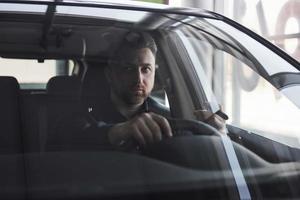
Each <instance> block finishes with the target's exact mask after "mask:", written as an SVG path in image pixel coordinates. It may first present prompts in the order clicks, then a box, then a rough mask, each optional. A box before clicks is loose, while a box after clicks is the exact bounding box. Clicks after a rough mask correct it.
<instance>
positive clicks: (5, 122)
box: [0, 76, 23, 154]
mask: <svg viewBox="0 0 300 200" xmlns="http://www.w3.org/2000/svg"><path fill="white" fill-rule="evenodd" d="M0 93H1V98H0V130H1V134H0V153H1V154H7V153H22V152H23V140H22V135H21V118H20V106H19V84H18V81H17V80H16V79H15V78H14V77H9V76H1V77H0Z"/></svg>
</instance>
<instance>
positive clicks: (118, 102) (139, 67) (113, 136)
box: [106, 33, 172, 146]
mask: <svg viewBox="0 0 300 200" xmlns="http://www.w3.org/2000/svg"><path fill="white" fill-rule="evenodd" d="M156 51H157V47H156V44H155V42H154V40H153V39H152V37H151V36H150V35H148V34H146V33H130V34H128V35H127V36H126V37H125V38H124V41H123V43H122V45H121V47H120V49H118V50H117V51H116V52H115V55H114V56H113V57H112V59H111V61H110V64H109V68H107V70H106V74H107V79H108V81H109V83H110V85H111V100H112V102H113V104H114V105H115V107H116V108H117V110H118V111H119V112H120V113H121V114H122V115H123V116H124V117H125V118H126V119H127V121H124V122H122V123H117V124H115V125H114V126H112V127H111V128H110V130H109V131H108V138H109V141H110V143H111V144H113V145H121V144H123V143H125V142H127V141H129V140H132V139H133V140H135V141H136V142H137V143H138V144H139V145H141V146H145V145H147V144H151V143H153V142H158V141H160V140H161V139H162V137H163V135H165V136H166V137H172V130H171V127H170V124H169V123H168V121H167V119H166V118H165V117H163V116H162V115H160V114H157V113H154V112H151V110H152V109H155V108H158V104H155V103H154V102H153V100H152V99H150V98H149V95H150V93H151V91H152V89H153V86H154V77H155V66H156V65H155V56H156ZM145 107H147V108H145ZM156 110H159V109H156ZM165 113H166V112H165Z"/></svg>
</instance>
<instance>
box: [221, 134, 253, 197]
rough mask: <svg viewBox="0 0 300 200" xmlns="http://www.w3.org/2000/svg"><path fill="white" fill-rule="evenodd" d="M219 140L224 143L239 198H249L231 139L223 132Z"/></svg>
mask: <svg viewBox="0 0 300 200" xmlns="http://www.w3.org/2000/svg"><path fill="white" fill-rule="evenodd" d="M221 140H222V143H223V145H224V149H225V153H226V155H227V158H228V161H229V165H230V167H231V171H232V173H233V177H234V180H235V183H236V186H237V188H238V192H239V195H240V199H243V200H248V199H251V195H250V192H249V188H248V186H247V183H246V180H245V177H244V175H243V172H242V169H241V166H240V164H239V161H238V159H237V156H236V153H235V151H234V148H233V144H232V141H231V140H230V138H229V137H228V136H227V135H225V134H222V135H221Z"/></svg>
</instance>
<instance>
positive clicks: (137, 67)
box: [110, 48, 155, 105]
mask: <svg viewBox="0 0 300 200" xmlns="http://www.w3.org/2000/svg"><path fill="white" fill-rule="evenodd" d="M122 57H123V59H121V60H120V62H119V61H118V64H117V65H115V66H113V67H112V68H111V70H110V79H111V80H110V81H111V87H112V90H113V92H114V93H115V95H117V97H118V98H119V99H121V100H122V101H123V102H124V103H126V104H128V105H139V104H142V103H143V102H144V100H145V99H146V98H147V97H148V96H149V94H150V93H151V91H152V89H153V85H154V76H155V57H154V55H153V53H152V52H151V50H150V49H149V48H142V49H138V50H134V51H130V50H129V51H128V52H126V55H123V56H122Z"/></svg>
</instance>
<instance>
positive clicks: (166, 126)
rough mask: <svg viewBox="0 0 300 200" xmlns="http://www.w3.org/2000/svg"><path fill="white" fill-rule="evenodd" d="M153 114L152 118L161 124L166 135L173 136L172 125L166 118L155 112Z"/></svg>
mask: <svg viewBox="0 0 300 200" xmlns="http://www.w3.org/2000/svg"><path fill="white" fill-rule="evenodd" d="M151 116H152V119H154V120H155V121H156V123H157V124H158V125H159V127H160V129H161V130H162V132H163V133H164V134H165V135H166V136H168V137H172V136H173V134H172V129H171V126H170V124H169V122H168V120H167V119H166V118H164V117H162V116H160V115H158V114H154V113H151Z"/></svg>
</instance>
